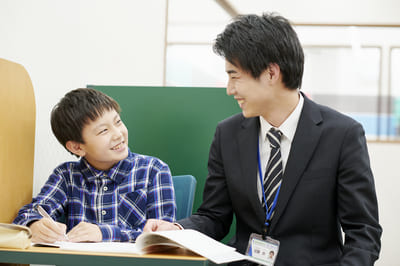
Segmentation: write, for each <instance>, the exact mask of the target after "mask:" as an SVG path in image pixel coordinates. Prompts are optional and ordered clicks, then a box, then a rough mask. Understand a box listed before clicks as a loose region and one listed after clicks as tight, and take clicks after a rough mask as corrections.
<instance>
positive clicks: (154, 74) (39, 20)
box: [0, 0, 166, 195]
mask: <svg viewBox="0 0 400 266" xmlns="http://www.w3.org/2000/svg"><path fill="white" fill-rule="evenodd" d="M165 6H166V1H165V0H151V1H141V0H113V1H108V0H84V1H81V0H68V1H54V0H35V1H31V0H1V1H0V57H1V58H5V59H8V60H11V61H15V62H18V63H20V64H22V65H23V66H24V67H25V68H26V69H27V71H28V73H29V74H30V76H31V79H32V83H33V87H34V90H35V97H36V108H37V112H36V115H37V120H36V143H35V167H34V188H33V194H34V195H36V194H37V193H38V192H39V190H40V188H41V186H42V185H43V183H44V182H45V181H46V179H47V177H48V176H49V173H50V172H51V171H52V170H53V169H54V167H55V166H56V165H58V164H60V163H61V162H63V161H65V160H71V159H75V158H74V157H73V156H72V155H69V154H68V153H67V152H66V151H65V150H64V148H63V147H62V146H61V145H60V144H58V142H57V140H56V139H55V137H54V136H53V134H52V132H51V128H50V111H51V108H52V107H53V106H54V105H55V104H56V102H58V100H59V99H60V98H61V97H62V96H63V95H64V94H65V93H66V92H67V91H69V90H71V89H75V88H78V87H86V85H87V84H113V85H155V86H160V85H162V78H163V56H164V32H165V30H164V29H165Z"/></svg>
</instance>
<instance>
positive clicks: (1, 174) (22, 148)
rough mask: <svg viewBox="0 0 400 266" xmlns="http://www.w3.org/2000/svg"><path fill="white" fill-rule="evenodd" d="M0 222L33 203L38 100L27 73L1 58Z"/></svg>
mask: <svg viewBox="0 0 400 266" xmlns="http://www.w3.org/2000/svg"><path fill="white" fill-rule="evenodd" d="M0 99H1V104H0V121H1V133H0V147H1V148H0V184H1V185H0V222H1V223H11V222H12V221H13V220H14V218H15V217H16V215H17V212H18V210H19V209H20V208H21V207H22V206H23V205H24V204H27V203H29V202H30V201H31V200H32V188H33V161H34V149H35V119H36V113H35V110H36V109H35V97H34V92H33V86H32V82H31V79H30V77H29V75H28V72H27V71H26V70H25V68H24V67H23V66H22V65H20V64H17V63H14V62H11V61H7V60H5V59H1V58H0Z"/></svg>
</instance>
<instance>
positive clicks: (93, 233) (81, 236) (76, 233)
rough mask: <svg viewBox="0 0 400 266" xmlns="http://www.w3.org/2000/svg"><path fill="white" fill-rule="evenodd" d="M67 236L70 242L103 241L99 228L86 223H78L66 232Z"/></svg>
mask: <svg viewBox="0 0 400 266" xmlns="http://www.w3.org/2000/svg"><path fill="white" fill-rule="evenodd" d="M67 236H68V239H69V241H71V242H84V241H91V242H101V241H102V240H103V234H102V233H101V230H100V228H99V227H98V226H97V225H95V224H91V223H86V222H80V223H79V224H78V225H77V226H75V227H74V228H72V229H71V231H69V232H68V234H67Z"/></svg>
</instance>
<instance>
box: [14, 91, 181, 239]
mask: <svg viewBox="0 0 400 266" xmlns="http://www.w3.org/2000/svg"><path fill="white" fill-rule="evenodd" d="M119 114H120V107H119V105H118V103H117V102H116V101H114V100H113V99H112V98H110V97H109V96H107V95H105V94H104V93H101V92H99V91H96V90H93V89H76V90H73V91H71V92H69V93H67V94H66V95H65V96H64V98H62V99H61V101H60V102H59V103H58V104H57V105H56V106H55V107H54V108H53V110H52V113H51V127H52V130H53V133H54V135H55V136H56V138H57V140H58V141H59V142H60V143H61V144H62V145H63V146H64V147H65V148H66V149H67V150H68V151H69V152H71V153H72V154H74V155H76V156H78V157H81V159H80V160H79V161H75V162H66V163H64V164H61V165H60V166H58V167H57V168H56V169H55V170H54V172H53V173H52V174H51V175H50V177H49V179H48V180H47V182H46V183H45V185H44V186H43V187H42V189H41V191H40V193H39V194H38V195H37V197H36V198H34V199H33V200H32V203H30V204H27V205H25V206H24V207H22V208H21V210H20V211H19V212H18V215H17V217H16V218H15V220H14V223H16V224H21V225H28V226H29V227H30V228H31V230H32V235H33V236H32V241H33V242H48V243H51V242H55V241H60V240H69V241H72V242H82V241H94V242H99V241H121V242H122V241H134V240H135V239H136V237H137V236H138V235H139V234H140V233H141V232H142V229H143V226H144V224H145V222H146V220H147V219H148V218H157V219H162V220H165V221H169V222H173V221H175V211H176V205H175V201H174V198H175V196H174V190H173V184H172V177H171V173H170V170H169V167H168V165H166V164H165V163H164V162H162V161H160V160H159V159H157V158H154V157H149V156H144V155H139V154H135V153H132V152H131V151H130V150H129V148H128V130H127V128H126V127H125V125H124V123H123V122H122V121H121V118H120V116H119ZM38 206H41V207H42V208H43V209H45V211H47V213H49V214H50V216H51V217H52V218H53V219H54V220H58V219H59V218H60V217H62V216H65V217H66V225H65V224H62V223H58V222H57V223H54V222H53V221H52V220H51V219H48V218H43V217H42V216H41V215H40V214H39V212H38V211H37V207H38ZM66 232H68V233H67V234H66Z"/></svg>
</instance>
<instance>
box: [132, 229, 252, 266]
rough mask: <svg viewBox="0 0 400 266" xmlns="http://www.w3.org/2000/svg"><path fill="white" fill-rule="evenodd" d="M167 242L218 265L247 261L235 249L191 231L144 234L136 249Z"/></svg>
mask: <svg viewBox="0 0 400 266" xmlns="http://www.w3.org/2000/svg"><path fill="white" fill-rule="evenodd" d="M167 240H168V241H172V242H174V243H176V244H178V245H180V246H181V247H184V248H186V249H188V250H190V251H192V252H195V253H197V254H199V255H201V256H203V257H205V258H207V259H209V260H211V261H213V262H214V263H218V264H219V263H227V262H232V261H238V260H243V259H245V256H244V255H242V254H240V253H239V252H236V251H235V248H233V247H229V246H227V245H225V244H223V243H221V242H218V241H216V240H214V239H212V238H210V237H208V236H206V235H205V234H202V233H200V232H198V231H195V230H190V229H185V230H173V231H159V232H151V233H143V234H141V235H140V236H139V237H138V238H137V240H136V245H137V246H136V248H137V250H139V251H141V252H143V250H146V249H148V248H149V246H151V245H154V244H156V245H158V244H159V243H165V244H167V243H168V241H167Z"/></svg>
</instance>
